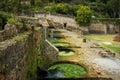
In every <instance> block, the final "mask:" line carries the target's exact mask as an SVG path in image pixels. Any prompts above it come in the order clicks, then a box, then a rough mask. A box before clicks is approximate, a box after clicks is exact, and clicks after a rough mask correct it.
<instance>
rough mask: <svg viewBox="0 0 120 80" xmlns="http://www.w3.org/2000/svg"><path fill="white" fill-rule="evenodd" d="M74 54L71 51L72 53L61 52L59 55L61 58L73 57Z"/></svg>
mask: <svg viewBox="0 0 120 80" xmlns="http://www.w3.org/2000/svg"><path fill="white" fill-rule="evenodd" d="M73 54H74V52H72V51H70V52H66V51H60V52H59V55H60V56H71V55H73Z"/></svg>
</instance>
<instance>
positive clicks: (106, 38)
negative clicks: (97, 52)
mask: <svg viewBox="0 0 120 80" xmlns="http://www.w3.org/2000/svg"><path fill="white" fill-rule="evenodd" d="M115 36H116V35H85V37H86V38H88V39H90V40H91V41H92V40H93V42H96V43H99V44H100V46H102V47H104V48H106V49H109V50H112V51H115V52H117V53H120V42H115V41H113V40H114V38H115ZM103 42H111V45H107V44H103Z"/></svg>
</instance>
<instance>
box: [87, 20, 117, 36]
mask: <svg viewBox="0 0 120 80" xmlns="http://www.w3.org/2000/svg"><path fill="white" fill-rule="evenodd" d="M118 30H119V28H118V26H117V25H115V24H112V23H109V22H100V21H99V22H94V23H92V24H91V26H89V32H90V33H95V34H115V33H118V32H119V31H118Z"/></svg>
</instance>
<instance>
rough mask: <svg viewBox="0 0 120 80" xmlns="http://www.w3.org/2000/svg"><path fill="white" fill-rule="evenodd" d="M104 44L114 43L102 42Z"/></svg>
mask: <svg viewBox="0 0 120 80" xmlns="http://www.w3.org/2000/svg"><path fill="white" fill-rule="evenodd" d="M102 43H103V44H106V45H112V43H111V42H102Z"/></svg>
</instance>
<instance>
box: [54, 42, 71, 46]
mask: <svg viewBox="0 0 120 80" xmlns="http://www.w3.org/2000/svg"><path fill="white" fill-rule="evenodd" d="M53 44H54V45H55V46H63V47H65V46H69V44H68V43H62V42H61V43H60V42H58V43H57V42H56V43H53Z"/></svg>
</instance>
